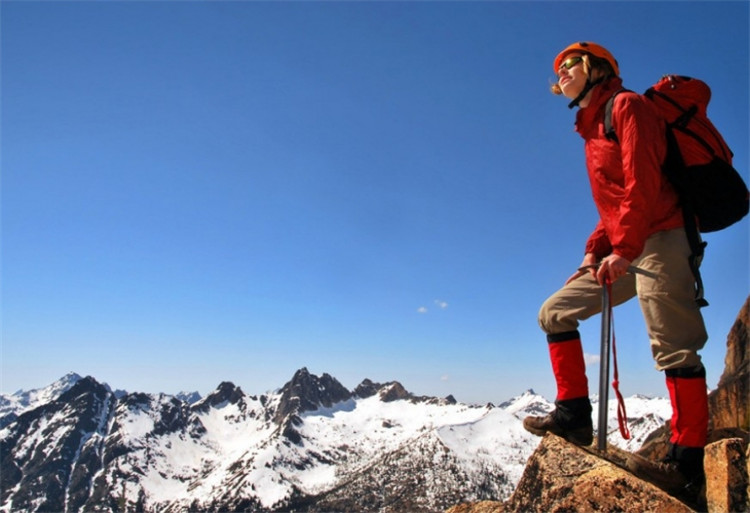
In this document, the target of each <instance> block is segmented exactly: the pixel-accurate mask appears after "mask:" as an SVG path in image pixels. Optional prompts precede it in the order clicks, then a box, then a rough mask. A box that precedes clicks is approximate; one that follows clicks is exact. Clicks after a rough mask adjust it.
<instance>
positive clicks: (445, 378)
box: [440, 374, 451, 381]
mask: <svg viewBox="0 0 750 513" xmlns="http://www.w3.org/2000/svg"><path fill="white" fill-rule="evenodd" d="M450 379H451V377H450V376H448V375H447V374H443V375H442V376H440V381H450Z"/></svg>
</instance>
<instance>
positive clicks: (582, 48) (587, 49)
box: [552, 41, 620, 76]
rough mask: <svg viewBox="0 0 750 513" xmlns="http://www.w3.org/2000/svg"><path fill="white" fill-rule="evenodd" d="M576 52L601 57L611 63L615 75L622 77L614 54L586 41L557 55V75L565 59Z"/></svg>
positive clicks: (555, 69)
mask: <svg viewBox="0 0 750 513" xmlns="http://www.w3.org/2000/svg"><path fill="white" fill-rule="evenodd" d="M574 52H580V53H587V54H589V55H593V56H594V57H599V58H600V59H604V60H606V61H607V62H609V65H610V66H612V69H613V70H614V72H615V75H617V76H620V66H619V65H618V64H617V59H615V58H614V57H613V56H612V54H611V53H609V50H607V49H606V48H604V47H603V46H600V45H598V44H596V43H589V42H586V41H580V42H578V43H573V44H572V45H570V46H568V47H567V48H566V49H565V50H563V51H562V52H560V53H559V54H557V57H555V62H554V64H553V65H552V66H553V69H554V72H555V73H557V72H558V70H559V69H560V64H562V61H563V60H565V57H566V56H568V55H569V54H571V53H574Z"/></svg>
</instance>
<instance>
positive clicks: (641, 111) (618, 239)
mask: <svg viewBox="0 0 750 513" xmlns="http://www.w3.org/2000/svg"><path fill="white" fill-rule="evenodd" d="M647 102H649V100H647V99H645V98H644V97H642V96H640V95H636V94H620V95H618V96H617V98H616V99H615V105H614V108H613V112H612V124H613V126H614V129H615V133H616V134H617V136H618V139H619V141H620V151H621V154H622V172H623V177H622V191H621V194H622V196H621V201H620V203H619V208H618V211H617V216H618V223H617V228H616V229H615V230H613V233H610V234H609V235H610V242H611V244H612V252H613V253H616V254H618V255H620V256H622V257H624V258H626V259H628V260H631V261H632V260H634V259H635V258H636V257H638V255H640V254H641V252H642V251H643V246H644V244H645V242H646V239H647V238H648V236H649V228H650V226H651V224H652V221H653V219H652V217H653V211H654V205H656V203H657V202H658V201H659V194H660V190H661V183H662V177H661V164H662V162H663V160H664V156H665V154H666V142H665V138H664V127H663V122H662V121H661V119H659V117H658V115H657V114H656V112H655V110H654V109H653V107H652V106H651V105H650V103H647Z"/></svg>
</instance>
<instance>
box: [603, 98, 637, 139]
mask: <svg viewBox="0 0 750 513" xmlns="http://www.w3.org/2000/svg"><path fill="white" fill-rule="evenodd" d="M624 92H632V91H631V90H630V89H624V88H623V89H620V90H619V91H615V92H614V93H613V94H612V96H610V97H609V100H607V103H606V104H605V105H604V136H605V137H606V138H607V139H609V140H610V141H615V142H617V143H619V142H620V141H619V139H617V134H616V133H615V127H614V126H612V107H613V106H614V104H615V96H617V95H618V94H620V93H624Z"/></svg>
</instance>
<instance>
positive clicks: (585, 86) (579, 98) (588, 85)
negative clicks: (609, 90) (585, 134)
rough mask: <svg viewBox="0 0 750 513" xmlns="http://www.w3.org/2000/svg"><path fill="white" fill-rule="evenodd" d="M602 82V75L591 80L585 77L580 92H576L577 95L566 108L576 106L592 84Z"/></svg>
mask: <svg viewBox="0 0 750 513" xmlns="http://www.w3.org/2000/svg"><path fill="white" fill-rule="evenodd" d="M602 82H604V77H603V76H602V77H599V78H597V79H596V80H594V81H592V80H591V79H590V78H587V79H586V85H584V86H583V90H581V92H580V93H578V96H576V97H575V98H574V99H573V101H572V102H570V103H569V104H568V108H569V109H572V108H573V107H578V104H579V103H581V100H583V99H584V98H585V97H586V95H587V94H588V92H589V91H591V89H593V88H594V86H596V85H599V84H601V83H602Z"/></svg>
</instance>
